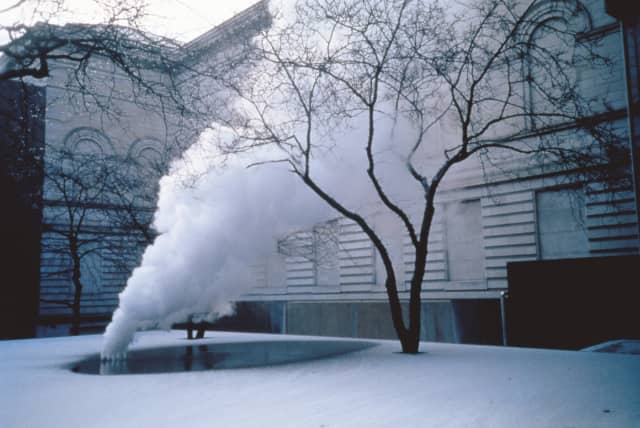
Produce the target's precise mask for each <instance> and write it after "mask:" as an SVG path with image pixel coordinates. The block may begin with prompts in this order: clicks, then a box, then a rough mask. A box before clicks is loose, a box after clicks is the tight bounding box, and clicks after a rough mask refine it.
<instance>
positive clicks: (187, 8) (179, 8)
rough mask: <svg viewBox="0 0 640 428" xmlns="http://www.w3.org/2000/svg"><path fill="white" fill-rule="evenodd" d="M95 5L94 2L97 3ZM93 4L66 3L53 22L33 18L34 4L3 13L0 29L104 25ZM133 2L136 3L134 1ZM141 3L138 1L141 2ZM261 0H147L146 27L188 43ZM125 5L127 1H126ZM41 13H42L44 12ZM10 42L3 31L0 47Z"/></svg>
mask: <svg viewBox="0 0 640 428" xmlns="http://www.w3.org/2000/svg"><path fill="white" fill-rule="evenodd" d="M94 1H95V0H94ZM94 1H90V0H65V7H66V9H67V11H66V12H65V13H63V14H60V13H56V15H55V17H53V18H52V19H48V18H43V17H42V14H41V13H40V14H36V16H35V17H34V10H33V8H34V6H33V3H34V2H26V5H27V6H25V7H24V8H22V9H21V10H14V11H11V12H5V13H0V26H1V25H11V24H14V23H27V24H33V23H34V22H36V21H42V20H50V21H51V22H53V23H56V24H63V23H65V22H71V21H73V22H101V21H104V16H102V18H101V17H100V12H99V10H98V8H97V7H96V5H95V3H94ZM98 1H99V2H101V3H109V2H110V3H118V2H117V1H113V0H98ZM131 1H132V2H134V1H137V0H131ZM138 1H139V0H138ZM257 1H258V0H147V1H146V2H147V3H148V5H149V7H148V9H147V14H148V16H147V17H146V18H145V19H144V21H143V23H142V24H143V25H144V27H145V28H146V29H147V30H149V31H151V32H153V33H155V34H158V35H163V36H167V37H171V38H174V39H177V40H180V41H183V42H185V41H189V40H192V39H194V38H195V37H197V36H199V35H200V34H202V33H204V32H206V31H208V30H209V29H211V28H212V27H214V26H216V25H218V24H220V23H221V22H223V21H225V20H226V19H229V18H230V17H232V16H233V15H235V14H237V13H238V12H241V11H243V10H244V9H246V8H248V7H249V6H251V5H252V4H255V3H257ZM15 2H16V0H0V10H2V9H4V8H5V7H8V6H9V5H11V4H12V3H15ZM125 4H126V1H125ZM41 12H42V11H41ZM6 40H7V38H6V34H2V32H1V31H0V43H3V42H5V41H6Z"/></svg>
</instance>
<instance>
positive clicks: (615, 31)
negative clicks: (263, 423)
mask: <svg viewBox="0 0 640 428" xmlns="http://www.w3.org/2000/svg"><path fill="white" fill-rule="evenodd" d="M541 4H542V7H540V8H538V9H537V10H536V13H538V14H539V17H540V20H541V21H542V20H550V19H559V20H566V19H578V20H581V23H582V24H581V25H583V26H584V30H583V31H582V32H581V33H580V37H581V38H583V40H588V41H593V43H594V44H597V45H598V49H600V50H601V51H602V52H604V53H607V55H610V57H611V60H612V61H613V62H614V64H615V70H616V73H617V75H616V76H613V77H606V78H603V76H601V75H598V74H596V73H594V72H593V71H591V70H589V69H584V70H577V72H578V73H580V78H581V80H582V84H583V85H584V87H585V88H589V90H591V91H595V92H597V91H601V92H602V96H603V98H606V99H607V100H608V103H607V105H608V112H607V117H606V120H608V121H610V122H611V123H612V125H614V126H618V127H621V128H624V127H626V126H627V115H626V102H625V100H626V98H625V90H626V88H625V78H624V72H623V70H624V69H623V63H622V57H621V55H622V53H621V51H620V46H621V44H622V41H621V39H620V38H621V32H620V28H619V25H618V23H617V21H616V20H615V19H614V18H612V17H610V16H609V15H607V14H606V13H605V10H604V2H601V1H600V0H584V1H583V2H582V3H580V4H578V3H576V2H565V1H555V0H554V1H548V2H546V3H545V2H541ZM266 11H267V8H266V3H265V2H264V1H263V2H259V3H258V4H257V5H255V6H253V7H252V8H250V9H248V10H247V11H245V12H243V13H241V14H239V15H238V16H236V17H234V18H232V19H231V20H229V21H228V22H226V23H224V24H222V25H221V26H219V27H216V28H214V29H213V30H211V31H210V32H208V33H206V34H204V35H203V36H201V37H199V38H197V39H195V40H194V41H192V42H190V43H187V44H186V45H185V46H184V47H183V49H182V52H181V54H180V55H183V57H181V60H182V61H186V62H188V63H189V64H190V65H191V66H193V67H194V68H195V69H197V68H198V66H199V65H200V64H203V63H204V62H206V61H215V55H216V54H215V52H227V53H228V52H229V50H231V51H232V50H233V46H234V43H236V42H237V40H238V37H239V36H238V35H239V34H245V37H246V34H251V33H252V31H255V29H256V28H258V27H259V26H260V25H264V23H266V22H268V18H267V16H266V13H267V12H266ZM535 31H536V29H535V28H534V29H532V35H531V37H538V36H537V35H536V34H535ZM203 52H207V55H204V54H203ZM212 52H214V53H213V54H212ZM110 70H111V69H110V67H109V65H108V64H96V67H95V73H97V74H98V75H99V76H100V77H99V79H104V80H110V79H114V78H115V79H117V78H118V76H115V77H114V75H113V73H112V71H110ZM166 72H167V71H166V70H149V73H150V75H151V78H152V79H159V80H162V79H164V78H166V76H164V75H163V73H166ZM188 75H189V73H185V74H183V75H178V76H172V77H176V78H177V80H178V81H179V80H180V78H181V77H182V78H183V79H184V81H187V83H188V84H186V87H187V88H188V87H189V84H193V83H194V82H192V81H189V79H188ZM68 78H69V73H68V72H67V71H65V66H64V64H63V63H60V64H58V65H57V67H56V69H55V70H54V71H53V73H52V77H50V78H49V79H48V81H47V82H46V85H45V88H46V98H47V113H46V120H45V143H46V145H47V146H56V145H58V146H60V145H62V146H65V145H68V146H69V147H71V148H72V150H73V151H74V152H81V151H82V150H87V153H93V154H95V153H100V154H101V156H104V157H113V158H114V159H133V160H134V161H135V162H138V163H144V162H147V163H148V164H154V163H155V164H157V163H160V164H163V163H164V164H165V165H166V162H167V160H168V159H170V158H171V157H172V156H174V155H175V154H176V153H175V152H172V151H171V150H172V148H175V147H180V144H176V141H177V140H179V139H181V138H182V139H185V138H187V137H186V136H185V135H184V134H182V133H181V128H180V124H179V123H178V122H179V121H177V120H176V121H175V122H174V121H173V119H171V117H169V118H168V117H167V115H166V114H165V112H161V111H159V110H158V109H157V108H155V107H157V106H152V108H149V105H152V104H153V103H152V102H150V103H145V102H144V100H142V101H141V100H139V99H133V98H132V97H131V96H130V94H129V95H128V94H127V92H126V91H127V90H126V89H122V93H120V94H117V95H116V97H115V98H113V99H117V102H116V103H115V105H116V106H117V108H118V110H119V111H118V115H117V117H116V116H113V117H111V116H110V115H109V114H107V112H104V111H101V110H100V109H99V108H97V106H96V105H95V103H93V104H92V102H90V101H89V102H88V104H87V100H86V99H85V98H84V96H83V94H82V92H81V91H77V90H76V89H74V87H73V85H71V86H70V85H69V83H68ZM603 79H604V80H603ZM202 84H205V85H206V82H196V85H202ZM116 86H118V85H116ZM124 87H125V86H124V85H123V86H122V88H124ZM103 96H107V94H103ZM529 96H530V97H531V99H532V102H535V99H534V98H535V94H534V93H533V92H531V93H530V94H529ZM603 113H604V112H603ZM196 128H197V127H196ZM536 132H537V131H536V129H535V127H532V128H531V133H530V138H536ZM563 132H567V135H568V136H570V135H571V129H569V130H568V131H567V130H566V129H565V130H564V131H563ZM182 143H184V141H182ZM510 168H511V170H509V169H510ZM517 168H520V166H519V165H517V163H514V164H513V165H512V166H509V165H508V162H505V164H504V165H503V167H502V168H500V169H499V170H494V171H490V172H489V173H487V172H486V171H485V170H483V168H481V165H480V164H479V163H474V162H468V163H465V164H464V165H463V166H462V167H460V168H458V169H457V170H455V171H452V172H451V173H450V174H449V178H448V179H447V180H446V181H445V182H443V184H442V187H441V189H440V190H439V192H440V193H439V196H438V199H437V216H436V219H435V221H434V226H433V228H432V233H431V240H430V249H429V250H430V252H429V256H428V258H427V273H426V276H425V280H424V282H423V288H422V299H423V307H422V320H423V328H422V334H423V338H424V339H427V340H439V341H451V342H473V343H499V342H500V341H501V340H502V332H503V331H502V328H503V326H501V321H502V320H503V313H501V301H502V297H503V292H505V291H507V290H508V289H509V281H508V264H509V263H512V262H523V261H545V260H558V259H576V258H590V257H602V256H624V255H631V254H637V253H638V251H639V242H638V216H637V213H636V212H635V199H634V193H633V189H632V188H631V187H630V185H629V186H626V187H625V186H622V187H620V186H619V187H616V188H615V189H611V188H610V187H609V186H606V185H605V184H604V183H598V182H587V183H584V182H576V181H575V180H572V179H571V177H568V176H567V174H565V173H562V174H560V173H557V172H554V171H543V170H539V169H536V168H532V169H530V170H527V171H522V170H519V169H518V170H516V169H517ZM505 170H507V171H506V172H505ZM150 177H153V174H150ZM50 185H51V183H47V182H46V181H45V185H44V189H45V190H44V205H43V211H42V216H43V223H44V225H45V226H48V227H45V228H44V232H43V236H42V242H43V251H42V255H41V265H40V300H41V302H40V304H39V321H38V325H39V328H38V335H49V334H63V333H65V329H67V328H68V317H69V308H68V307H65V306H63V305H60V304H57V303H55V301H56V300H60V299H62V298H68V297H69V294H70V293H71V288H72V287H71V285H70V278H69V276H68V273H65V274H59V273H56V272H57V271H59V270H60V269H58V267H59V266H60V263H63V264H64V263H65V261H64V260H61V259H60V257H58V256H56V255H55V254H52V253H47V248H48V245H47V243H50V242H52V240H55V239H56V238H55V237H54V235H55V233H54V232H53V231H52V230H51V226H54V224H55V222H56V216H57V215H58V213H59V211H60V208H61V206H60V203H59V201H56V199H55V198H48V197H47V195H48V194H50V193H49V190H48V186H50ZM151 206H153V205H152V203H151V204H148V205H146V207H145V206H143V207H141V208H147V209H148V208H149V207H151ZM375 219H376V220H375V227H376V230H378V231H381V234H382V235H384V236H385V238H386V239H387V240H388V242H389V243H390V250H391V253H392V259H393V260H394V263H395V265H396V271H397V272H399V275H400V278H399V284H401V285H400V297H401V299H402V300H407V299H408V290H409V284H408V281H409V278H410V275H411V273H412V272H411V269H412V267H411V266H412V257H413V255H414V254H413V253H412V248H411V246H410V245H409V244H410V242H409V241H408V236H405V235H404V234H403V232H402V231H400V230H394V229H393V227H392V226H391V224H392V222H391V221H390V220H389V218H388V217H385V215H384V214H378V215H376V216H375ZM99 226H100V225H99V224H97V225H96V227H99ZM130 239H131V240H132V243H133V244H134V245H131V246H130V247H129V250H128V251H129V253H128V255H127V256H126V257H125V256H124V253H122V254H121V255H123V258H128V259H129V260H130V263H129V264H128V266H129V267H128V268H123V267H122V266H116V265H114V264H113V263H112V262H111V261H110V259H109V258H108V257H103V254H104V251H107V250H104V251H103V252H102V253H101V252H99V251H96V253H95V255H92V256H90V257H87V258H86V261H85V266H86V267H85V274H84V277H85V278H86V279H87V283H86V284H87V285H86V290H85V291H84V293H83V300H82V305H81V308H82V313H83V321H84V324H83V325H84V327H85V331H90V330H92V329H100V328H101V327H102V326H103V325H104V324H105V322H106V321H107V320H108V319H109V317H110V315H111V313H112V311H113V309H114V308H115V306H116V304H117V294H118V292H119V291H120V290H121V289H122V287H123V286H124V284H125V282H126V278H127V275H128V269H130V268H132V267H133V266H134V265H135V263H136V261H137V260H138V257H139V254H140V249H141V248H142V247H143V245H144V239H142V238H140V236H139V235H136V234H133V235H131V237H130ZM134 241H135V242H134ZM283 244H287V245H283ZM285 247H286V248H285ZM273 248H274V250H273V253H272V254H271V255H270V256H269V257H268V258H266V259H265V260H263V261H262V262H260V263H257V264H256V265H255V266H252V271H253V273H254V277H255V287H253V289H252V290H251V291H250V292H248V293H246V294H245V296H244V297H243V298H242V301H241V302H238V305H237V315H236V316H235V317H232V318H226V319H223V320H221V321H220V322H219V323H218V327H219V328H241V329H251V330H262V331H272V332H284V333H300V334H321V335H335V336H359V337H379V338H394V337H395V332H394V331H393V327H392V323H391V322H390V315H389V311H388V305H387V303H386V299H387V296H386V291H385V288H384V284H383V280H384V272H383V267H382V263H381V260H380V258H379V256H378V255H377V254H376V252H375V250H374V247H373V244H372V243H371V241H369V240H368V238H367V237H366V235H365V234H364V233H363V232H362V231H361V230H360V229H359V227H358V226H357V225H355V224H354V223H352V222H350V221H348V220H346V219H344V218H334V219H329V220H327V222H323V223H321V224H318V225H316V226H315V227H313V228H312V229H310V230H304V231H298V232H296V233H292V234H291V235H290V236H287V237H282V239H281V240H280V241H278V242H274V246H273ZM283 248H284V249H283ZM318 255H322V257H319V256H318ZM94 327H95V328H94Z"/></svg>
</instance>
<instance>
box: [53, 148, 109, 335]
mask: <svg viewBox="0 0 640 428" xmlns="http://www.w3.org/2000/svg"><path fill="white" fill-rule="evenodd" d="M98 156H99V154H96V153H93V154H91V153H80V154H78V153H72V152H71V151H69V150H68V149H65V148H63V149H59V150H54V149H52V150H49V151H48V152H47V159H46V163H45V178H46V181H45V182H46V185H45V190H44V197H45V204H47V205H49V209H48V210H47V215H46V217H45V219H44V226H43V233H45V234H47V235H48V238H47V239H43V241H42V245H43V248H42V251H43V257H45V258H47V259H48V260H47V261H46V263H45V268H44V270H45V275H48V276H50V277H56V278H64V279H67V278H68V279H70V281H71V285H72V293H71V298H66V297H62V296H61V297H60V298H59V299H44V298H43V299H41V301H42V302H44V303H53V304H59V305H63V306H65V307H68V308H70V309H71V314H72V315H71V334H72V335H76V334H78V333H79V327H80V319H81V318H80V315H81V313H80V310H81V300H82V296H83V290H84V289H85V288H86V284H87V282H88V281H89V278H87V277H86V276H87V275H99V274H100V273H99V272H92V270H93V268H94V267H93V266H90V260H92V259H94V257H93V256H94V255H97V254H99V253H101V252H102V251H103V250H105V249H107V248H108V247H109V237H111V236H113V234H114V231H113V227H112V225H110V224H108V222H107V221H106V215H105V212H106V209H105V208H106V207H107V206H108V199H107V196H108V193H107V189H108V182H109V176H110V168H109V167H108V162H106V161H104V160H102V159H96V158H97V157H98Z"/></svg>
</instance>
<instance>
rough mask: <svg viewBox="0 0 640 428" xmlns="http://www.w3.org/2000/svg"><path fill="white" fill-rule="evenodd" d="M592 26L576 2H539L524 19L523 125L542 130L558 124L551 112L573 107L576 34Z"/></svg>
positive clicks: (582, 7) (575, 73)
mask: <svg viewBox="0 0 640 428" xmlns="http://www.w3.org/2000/svg"><path fill="white" fill-rule="evenodd" d="M590 29H591V17H590V15H589V13H588V12H587V10H586V9H585V8H584V6H582V4H581V3H580V2H577V1H558V0H554V1H541V2H539V3H538V4H537V5H536V6H535V7H533V8H532V10H531V11H530V14H529V15H528V16H527V19H526V22H525V31H524V34H525V37H526V40H525V55H524V64H523V70H522V72H523V74H524V76H523V81H524V84H525V88H524V108H525V109H526V111H527V112H528V118H527V123H526V126H527V127H528V128H530V129H541V128H544V127H545V126H548V125H551V124H553V123H557V122H558V120H560V117H558V116H556V115H554V114H551V112H558V111H561V112H567V113H570V112H571V111H572V110H571V109H572V102H573V101H575V99H576V98H575V97H576V94H577V92H576V90H577V89H576V88H577V83H578V78H579V67H580V65H579V64H578V63H577V62H576V50H577V45H576V35H577V34H580V33H584V32H586V31H589V30H590Z"/></svg>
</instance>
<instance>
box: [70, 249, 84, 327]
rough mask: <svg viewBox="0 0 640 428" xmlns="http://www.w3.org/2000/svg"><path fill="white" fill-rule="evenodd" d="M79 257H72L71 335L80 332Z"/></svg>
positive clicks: (80, 286)
mask: <svg viewBox="0 0 640 428" xmlns="http://www.w3.org/2000/svg"><path fill="white" fill-rule="evenodd" d="M80 277H81V272H80V259H79V258H78V257H73V275H72V281H73V287H74V292H73V305H72V306H71V335H72V336H77V335H78V334H80V298H81V297H82V281H81V280H80Z"/></svg>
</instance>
